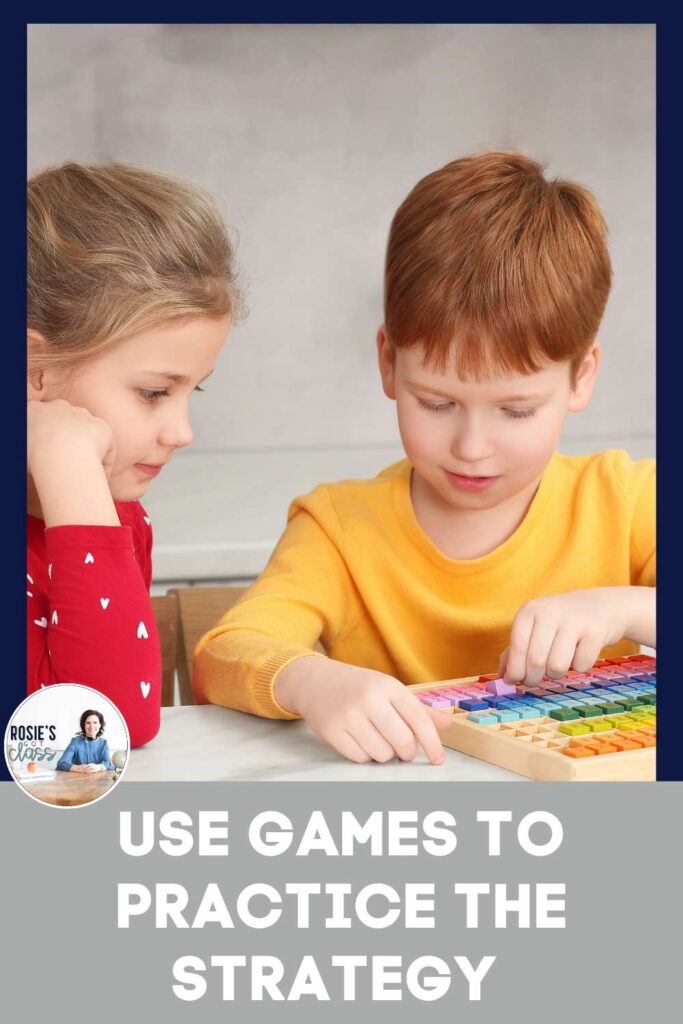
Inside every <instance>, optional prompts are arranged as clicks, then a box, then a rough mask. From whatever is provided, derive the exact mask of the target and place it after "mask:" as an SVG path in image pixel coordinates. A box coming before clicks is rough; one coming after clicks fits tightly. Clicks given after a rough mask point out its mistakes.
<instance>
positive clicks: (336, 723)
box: [194, 153, 655, 763]
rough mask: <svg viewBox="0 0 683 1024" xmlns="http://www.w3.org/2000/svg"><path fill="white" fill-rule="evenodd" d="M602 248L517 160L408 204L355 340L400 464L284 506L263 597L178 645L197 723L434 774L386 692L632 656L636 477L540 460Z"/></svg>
mask: <svg viewBox="0 0 683 1024" xmlns="http://www.w3.org/2000/svg"><path fill="white" fill-rule="evenodd" d="M605 235H606V229H605V224H604V221H603V218H602V215H601V213H600V210H599V208H598V206H597V203H596V201H595V200H594V198H593V197H592V195H591V194H590V193H589V192H588V191H587V190H586V189H585V188H583V187H581V186H579V185H577V184H574V183H572V182H567V181H559V180H558V181H547V180H546V179H545V178H544V175H543V171H542V168H541V167H540V166H539V164H537V163H536V162H534V161H532V160H530V159H528V158H526V157H524V156H522V155H519V154H516V153H486V154H483V155H479V156H471V157H466V158H464V159H461V160H456V161H454V162H453V163H450V164H448V165H447V166H446V167H443V168H442V169H441V170H439V171H436V172H434V173H433V174H430V175H428V176H427V177H426V178H424V179H423V180H422V181H420V182H419V183H418V184H417V185H416V186H415V188H414V189H413V190H412V192H411V193H410V194H409V195H408V197H407V198H406V200H405V201H404V202H403V203H402V205H401V206H400V207H399V209H398V211H397V213H396V215H395V217H394V220H393V222H392V225H391V230H390V234H389V242H388V248H387V259H386V277H385V322H384V325H383V326H382V327H381V328H380V330H379V332H378V336H377V348H378V354H379V366H380V372H381V376H382V383H383V387H384V391H385V393H386V394H387V395H388V397H389V398H391V399H393V400H394V401H395V402H396V406H397V412H398V423H399V429H400V433H401V438H402V441H403V446H404V448H405V452H406V456H407V459H405V460H403V461H401V462H399V463H397V464H396V465H393V466H390V467H389V468H388V469H386V470H384V472H382V473H381V474H380V475H379V476H378V477H376V478H374V479H372V480H347V481H343V482H341V483H336V484H322V485H321V486H320V487H317V488H316V489H315V490H314V491H313V492H312V493H310V494H308V495H305V496H304V497H301V498H298V499H297V500H296V501H294V503H293V504H292V506H291V508H290V511H289V518H288V525H287V528H286V530H285V532H284V534H283V536H282V537H281V539H280V541H279V543H278V545H277V548H276V549H275V552H274V553H273V556H272V558H271V559H270V562H269V563H268V566H267V567H266V569H265V571H264V573H263V575H262V576H261V577H260V578H259V579H258V580H257V581H256V583H254V584H253V586H252V587H251V588H250V589H249V591H248V592H247V594H246V595H245V596H244V598H243V600H242V601H240V603H239V604H238V605H236V606H235V607H234V608H233V609H232V610H231V611H229V612H228V613H227V614H226V615H225V616H224V618H223V619H222V620H221V622H220V623H219V624H218V625H217V626H216V628H215V629H213V630H211V632H209V633H208V634H207V635H206V636H205V637H204V638H203V639H202V641H201V642H200V645H199V647H198V649H197V656H196V659H195V674H194V686H195V693H196V696H197V699H198V700H199V701H200V702H212V703H216V704H221V705H224V706H228V707H234V708H238V709H240V710H243V711H250V712H253V713H255V714H259V715H265V716H268V717H273V718H294V717H297V716H303V717H304V718H305V719H307V721H308V722H309V724H310V725H311V727H312V728H313V729H314V731H315V732H316V733H317V734H318V735H319V736H321V737H322V738H323V739H325V740H327V742H329V743H330V744H331V745H332V746H333V747H335V748H336V749H337V750H338V751H340V752H341V753H342V754H343V755H344V756H346V757H348V758H350V759H351V760H353V761H358V762H363V761H369V760H375V761H387V760H389V759H391V758H392V757H394V756H398V757H400V758H402V759H404V760H411V759H412V758H414V757H415V755H416V753H417V749H418V745H419V746H421V747H422V748H423V749H424V751H425V753H426V754H427V756H428V757H429V759H430V760H431V761H433V762H434V763H439V762H440V761H441V760H442V759H443V749H442V745H441V741H440V739H439V736H438V731H437V728H438V726H439V724H441V723H443V722H447V721H448V717H447V716H446V715H445V714H443V713H442V712H438V711H436V710H434V709H430V708H427V707H425V706H424V705H422V704H421V703H420V702H419V701H418V700H417V698H416V697H415V696H414V695H413V694H411V693H410V691H408V690H407V689H406V686H405V685H404V684H409V683H418V682H427V681H432V680H438V679H447V678H454V677H458V676H466V675H472V674H475V673H478V672H491V671H496V670H500V671H501V672H504V673H505V676H506V679H507V680H508V681H520V680H525V681H526V682H529V683H537V682H538V681H539V680H540V679H541V677H542V676H543V675H544V674H546V673H547V674H549V675H562V674H564V672H566V671H567V670H568V669H569V668H570V667H573V668H575V669H578V670H579V671H585V670H587V669H588V668H590V666H591V665H593V663H594V662H595V661H596V660H597V659H598V658H599V657H601V656H602V657H608V656H610V655H616V654H627V653H632V652H634V651H635V650H637V645H638V644H641V643H642V644H646V645H648V646H654V645H655V590H654V586H655V532H654V531H655V524H654V473H655V468H654V461H653V460H650V459H645V460H642V461H640V462H634V461H632V460H631V459H630V457H629V456H628V455H627V454H626V452H624V451H621V450H610V451H605V452H600V453H598V454H595V455H586V456H578V457H570V456H566V455H561V454H559V453H558V452H557V450H556V449H557V445H558V442H559V438H560V434H561V431H562V425H563V423H564V419H565V416H566V415H567V413H568V412H578V411H580V410H581V409H583V408H585V406H586V405H587V403H588V401H589V399H590V396H591V393H592V390H593V385H594V383H595V380H596V377H597V373H598V367H599V362H600V346H599V344H598V342H597V340H596V339H597V331H598V327H599V324H600V321H601V319H602V314H603V311H604V308H605V303H606V301H607V296H608V293H609V288H610V282H611V267H610V260H609V255H608V252H607V246H606V241H605ZM318 642H320V643H321V644H322V646H323V647H324V649H325V651H326V655H322V654H320V653H317V652H316V651H315V650H314V648H315V646H316V644H317V643H318Z"/></svg>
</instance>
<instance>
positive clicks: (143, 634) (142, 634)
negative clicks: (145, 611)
mask: <svg viewBox="0 0 683 1024" xmlns="http://www.w3.org/2000/svg"><path fill="white" fill-rule="evenodd" d="M148 639H149V633H148V632H147V627H146V626H145V624H144V622H141V623H140V625H139V626H138V640H148Z"/></svg>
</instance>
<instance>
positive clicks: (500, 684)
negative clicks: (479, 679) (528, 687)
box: [486, 679, 517, 697]
mask: <svg viewBox="0 0 683 1024" xmlns="http://www.w3.org/2000/svg"><path fill="white" fill-rule="evenodd" d="M486 689H487V690H488V692H489V693H493V694H495V695H496V697H505V696H506V695H507V694H509V693H517V687H516V686H511V685H510V683H506V682H505V680H504V679H489V681H488V682H487V684H486Z"/></svg>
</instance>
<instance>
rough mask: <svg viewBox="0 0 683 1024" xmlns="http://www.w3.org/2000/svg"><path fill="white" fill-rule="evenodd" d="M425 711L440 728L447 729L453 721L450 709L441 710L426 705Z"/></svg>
mask: <svg viewBox="0 0 683 1024" xmlns="http://www.w3.org/2000/svg"><path fill="white" fill-rule="evenodd" d="M425 711H426V712H427V714H428V715H429V717H430V718H431V720H432V721H433V722H434V725H435V726H436V727H437V729H439V730H441V729H447V728H448V726H449V725H450V724H451V722H452V721H453V715H452V714H451V712H450V711H441V710H440V709H439V708H430V707H429V706H425Z"/></svg>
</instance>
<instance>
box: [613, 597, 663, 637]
mask: <svg viewBox="0 0 683 1024" xmlns="http://www.w3.org/2000/svg"><path fill="white" fill-rule="evenodd" d="M618 589H619V590H620V591H622V592H623V593H622V595H621V596H622V599H623V601H624V607H625V630H624V637H625V638H626V639H627V640H634V641H635V642H636V643H638V644H643V645H644V646H645V647H656V646H657V590H656V588H655V587H619V588H618Z"/></svg>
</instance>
